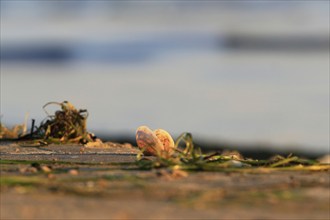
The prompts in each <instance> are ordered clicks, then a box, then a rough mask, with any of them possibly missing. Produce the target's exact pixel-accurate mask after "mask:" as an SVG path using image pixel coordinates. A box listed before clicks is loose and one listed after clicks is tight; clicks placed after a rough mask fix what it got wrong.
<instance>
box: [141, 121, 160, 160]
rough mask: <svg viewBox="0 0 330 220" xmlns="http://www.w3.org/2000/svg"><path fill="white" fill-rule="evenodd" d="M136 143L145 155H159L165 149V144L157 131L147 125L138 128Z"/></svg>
mask: <svg viewBox="0 0 330 220" xmlns="http://www.w3.org/2000/svg"><path fill="white" fill-rule="evenodd" d="M136 143H137V145H138V147H139V148H140V149H141V150H144V152H143V153H144V155H147V156H151V155H157V154H159V153H161V152H162V151H164V146H163V144H162V143H161V141H160V140H159V139H158V137H157V136H156V135H155V133H154V132H153V131H152V130H150V129H149V128H148V127H147V126H140V127H138V128H137V130H136Z"/></svg>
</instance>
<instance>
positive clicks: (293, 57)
mask: <svg viewBox="0 0 330 220" xmlns="http://www.w3.org/2000/svg"><path fill="white" fill-rule="evenodd" d="M64 100H68V101H70V102H72V103H73V104H74V105H75V106H77V107H78V108H83V109H88V111H89V113H90V115H89V119H88V128H89V130H91V131H93V132H95V133H96V134H98V133H101V134H103V135H108V136H109V137H115V136H116V135H122V134H129V135H131V136H132V137H133V136H134V132H135V129H136V128H137V127H138V126H140V125H148V126H150V127H151V128H154V129H156V128H164V129H166V130H168V131H169V132H170V133H172V134H174V136H177V135H179V134H180V133H182V132H185V131H189V132H191V133H193V135H195V136H196V137H197V138H200V139H208V140H212V141H228V142H230V141H232V142H236V143H265V144H266V145H267V144H270V146H272V147H280V146H291V147H293V148H297V149H299V150H309V151H322V152H329V2H327V1H313V2H308V1H292V2H286V1H273V2H256V1H245V2H243V1H242V2H236V1H235V2H231V3H230V2H227V1H219V2H213V1H211V2H204V3H202V2H195V1H191V2H183V1H178V2H172V1H164V2H163V1H159V2H158V1H150V2H143V1H138V2H120V1H67V2H57V3H56V4H55V1H45V2H41V1H1V122H3V123H5V124H7V125H13V124H17V123H22V122H23V121H24V116H25V114H26V113H29V117H30V118H34V119H36V120H37V122H40V121H41V120H42V119H43V118H44V117H45V116H46V114H45V113H44V112H43V110H42V106H43V105H44V104H45V103H47V102H49V101H58V102H61V101H64ZM50 108H52V107H50Z"/></svg>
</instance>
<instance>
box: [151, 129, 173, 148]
mask: <svg viewBox="0 0 330 220" xmlns="http://www.w3.org/2000/svg"><path fill="white" fill-rule="evenodd" d="M154 133H155V135H156V136H157V138H158V139H159V140H160V142H161V143H162V144H163V147H164V150H165V151H167V152H168V153H172V152H173V151H174V141H173V138H172V137H171V135H170V134H169V133H168V132H167V131H165V130H163V129H156V130H154Z"/></svg>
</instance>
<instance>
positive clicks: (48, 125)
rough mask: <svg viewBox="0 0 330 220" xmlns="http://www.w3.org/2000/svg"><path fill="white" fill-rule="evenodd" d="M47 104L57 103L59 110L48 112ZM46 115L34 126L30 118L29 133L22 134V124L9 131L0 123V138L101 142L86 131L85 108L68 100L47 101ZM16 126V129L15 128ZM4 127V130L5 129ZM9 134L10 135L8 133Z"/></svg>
mask: <svg viewBox="0 0 330 220" xmlns="http://www.w3.org/2000/svg"><path fill="white" fill-rule="evenodd" d="M49 105H58V106H59V107H60V110H57V111H55V113H54V114H49V113H48V112H47V110H46V107H47V106H49ZM43 109H44V111H45V112H46V114H47V117H46V118H45V119H44V120H43V121H42V122H41V123H40V125H39V127H38V126H35V125H34V123H35V120H34V119H33V120H32V125H31V131H30V133H29V134H24V135H22V132H21V130H23V128H24V127H25V130H26V124H25V125H24V127H23V128H21V127H22V126H23V125H20V126H18V127H17V126H15V127H14V128H13V130H12V131H11V133H12V134H11V133H10V132H9V130H8V129H7V128H6V127H4V126H2V125H1V134H2V133H3V136H1V137H0V138H16V139H18V140H34V141H41V140H42V141H43V142H46V144H49V143H58V144H65V143H80V144H87V143H90V142H96V141H97V142H101V141H100V140H99V139H97V138H96V137H95V135H94V134H92V133H89V132H88V131H87V118H88V111H87V110H86V109H77V108H75V107H74V106H73V105H72V104H71V103H70V102H68V101H64V102H61V103H59V102H48V103H46V104H45V105H44V106H43ZM16 127H17V129H16ZM5 129H6V130H5ZM9 134H11V135H9Z"/></svg>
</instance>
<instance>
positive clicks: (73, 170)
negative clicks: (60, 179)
mask: <svg viewBox="0 0 330 220" xmlns="http://www.w3.org/2000/svg"><path fill="white" fill-rule="evenodd" d="M68 173H69V174H70V175H73V176H77V175H78V173H79V172H78V170H75V169H72V170H69V171H68Z"/></svg>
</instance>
